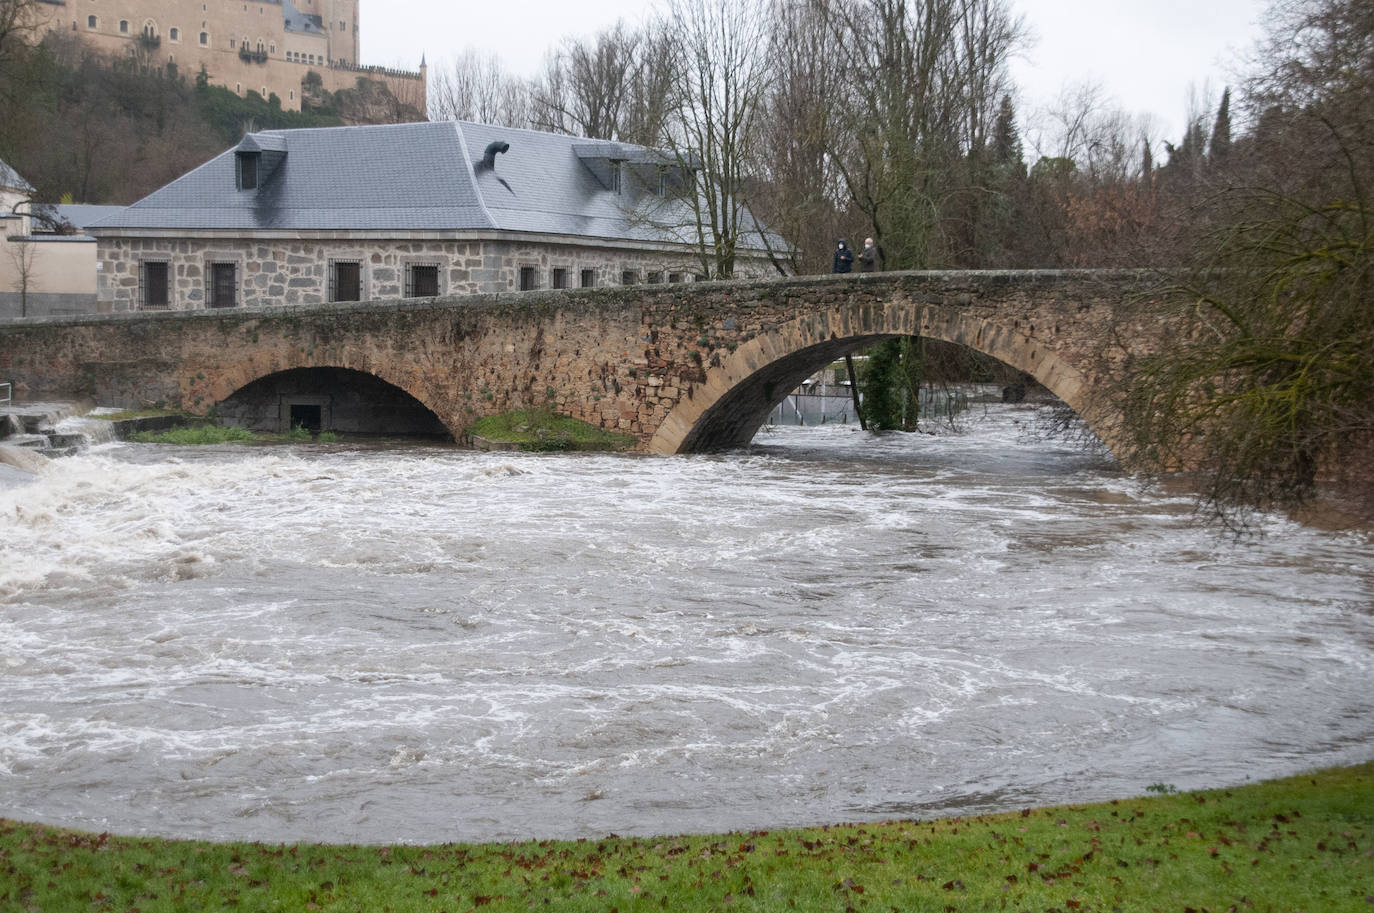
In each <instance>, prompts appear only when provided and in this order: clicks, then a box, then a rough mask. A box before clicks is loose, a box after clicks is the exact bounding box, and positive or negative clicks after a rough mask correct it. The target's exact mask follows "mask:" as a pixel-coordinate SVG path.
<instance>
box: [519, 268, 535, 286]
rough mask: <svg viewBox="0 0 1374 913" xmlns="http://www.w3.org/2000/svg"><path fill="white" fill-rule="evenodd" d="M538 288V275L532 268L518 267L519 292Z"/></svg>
mask: <svg viewBox="0 0 1374 913" xmlns="http://www.w3.org/2000/svg"><path fill="white" fill-rule="evenodd" d="M537 288H539V274H538V273H537V272H536V271H535V269H534V267H533V266H522V267H520V291H522V292H528V291H530V290H531V289H537Z"/></svg>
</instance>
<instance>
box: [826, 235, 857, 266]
mask: <svg viewBox="0 0 1374 913" xmlns="http://www.w3.org/2000/svg"><path fill="white" fill-rule="evenodd" d="M853 269H854V252H853V251H852V250H850V249H849V242H847V241H846V240H845V239H844V238H841V239H840V244H839V246H838V247H836V248H835V263H834V267H833V268H832V269H831V270H830V271H831V272H832V273H847V272H850V271H851V270H853Z"/></svg>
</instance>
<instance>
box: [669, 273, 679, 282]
mask: <svg viewBox="0 0 1374 913" xmlns="http://www.w3.org/2000/svg"><path fill="white" fill-rule="evenodd" d="M668 281H669V282H681V281H682V273H669V274H668Z"/></svg>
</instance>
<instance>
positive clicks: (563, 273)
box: [553, 269, 568, 288]
mask: <svg viewBox="0 0 1374 913" xmlns="http://www.w3.org/2000/svg"><path fill="white" fill-rule="evenodd" d="M553 287H554V288H567V287H568V271H567V270H565V269H556V270H554V271H553Z"/></svg>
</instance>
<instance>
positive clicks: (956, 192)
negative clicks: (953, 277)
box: [815, 0, 1022, 268]
mask: <svg viewBox="0 0 1374 913" xmlns="http://www.w3.org/2000/svg"><path fill="white" fill-rule="evenodd" d="M815 2H816V3H817V4H818V5H819V7H820V9H821V11H822V12H821V14H822V15H823V16H824V18H825V19H826V21H827V22H829V23H830V24H831V30H832V35H833V38H834V40H835V41H836V43H837V44H838V45H839V47H840V48H841V50H842V52H843V54H844V67H845V73H846V74H847V76H848V80H847V82H846V85H845V86H844V87H842V88H841V89H840V91H839V92H838V93H836V99H837V105H838V107H837V111H838V113H839V115H840V118H841V122H842V123H844V124H845V129H844V130H843V131H842V133H841V135H842V136H844V137H846V138H848V146H847V147H843V148H839V149H837V150H836V158H837V160H838V161H839V163H840V167H841V169H842V173H843V175H844V180H845V184H846V187H847V189H848V190H849V193H850V195H851V197H852V199H853V200H854V202H855V204H856V205H857V206H858V207H859V209H860V210H861V211H862V213H863V214H864V216H865V217H866V218H867V219H868V221H869V223H870V225H871V227H872V230H873V234H874V237H875V238H876V239H877V240H878V242H879V246H880V248H881V249H882V252H883V255H884V259H885V261H886V262H887V263H889V264H890V265H893V266H897V267H902V268H912V267H926V266H932V265H938V264H942V263H948V262H951V261H952V260H954V259H955V255H956V252H957V251H958V249H959V246H960V245H959V243H958V241H957V240H955V239H954V238H953V237H952V235H953V234H954V233H955V231H956V228H957V220H958V219H959V218H961V217H966V216H965V211H966V210H967V209H968V206H967V202H966V200H965V199H964V198H966V197H967V196H968V195H969V194H970V193H973V192H977V191H978V190H979V188H978V186H977V184H976V182H975V180H974V179H973V176H972V175H971V173H970V170H969V168H968V158H969V155H970V153H975V154H976V152H977V151H979V150H981V148H982V147H983V145H984V144H985V142H986V137H987V136H988V134H989V132H990V129H991V125H992V123H993V122H994V120H995V118H996V112H997V104H998V102H999V101H1000V99H1001V96H1002V95H1003V94H1005V91H1006V89H1007V84H1006V78H1007V77H1006V71H1005V68H1006V61H1007V59H1008V57H1009V56H1010V54H1011V53H1012V52H1013V51H1014V50H1015V48H1016V45H1017V43H1018V42H1019V41H1020V38H1021V33H1022V26H1021V23H1020V20H1018V19H1016V18H1014V17H1012V15H1011V13H1010V11H1009V10H1008V8H1007V4H1006V2H1005V0H861V2H859V3H858V4H856V5H849V6H845V7H844V8H841V7H840V6H839V4H838V3H836V2H834V0H815ZM961 209H962V210H963V211H961Z"/></svg>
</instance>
